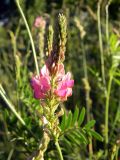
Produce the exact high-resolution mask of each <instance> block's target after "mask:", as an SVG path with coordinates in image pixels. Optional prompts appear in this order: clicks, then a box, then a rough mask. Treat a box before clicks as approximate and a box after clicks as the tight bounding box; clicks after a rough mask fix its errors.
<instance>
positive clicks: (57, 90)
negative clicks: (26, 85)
mask: <svg viewBox="0 0 120 160" xmlns="http://www.w3.org/2000/svg"><path fill="white" fill-rule="evenodd" d="M54 79H55V81H54V83H55V84H54V85H53V86H52V84H51V80H52V78H51V76H50V73H49V70H48V68H47V65H44V66H43V68H42V69H41V71H40V75H39V76H34V77H32V80H31V86H32V88H33V91H34V97H35V98H36V99H45V98H47V95H48V93H49V91H50V90H51V89H52V91H53V92H52V93H53V94H54V95H55V97H56V98H57V99H58V100H60V101H66V100H67V97H69V96H71V95H72V87H73V85H74V80H71V73H70V72H68V73H67V74H65V71H64V65H63V64H59V65H58V70H57V73H56V75H55V76H54Z"/></svg>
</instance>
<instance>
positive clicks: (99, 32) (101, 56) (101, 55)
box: [97, 0, 106, 94]
mask: <svg viewBox="0 0 120 160" xmlns="http://www.w3.org/2000/svg"><path fill="white" fill-rule="evenodd" d="M100 3H101V1H100V0H99V2H98V7H97V17H98V35H99V45H100V59H101V73H102V80H103V85H104V87H105V94H106V81H105V67H104V54H103V42H102V32H101V21H100Z"/></svg>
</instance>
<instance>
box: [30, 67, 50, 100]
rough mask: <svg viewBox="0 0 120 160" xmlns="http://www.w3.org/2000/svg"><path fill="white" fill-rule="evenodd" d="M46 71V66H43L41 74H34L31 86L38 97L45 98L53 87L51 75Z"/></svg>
mask: <svg viewBox="0 0 120 160" xmlns="http://www.w3.org/2000/svg"><path fill="white" fill-rule="evenodd" d="M46 71H47V68H46V66H43V68H42V69H41V73H40V76H33V77H32V79H31V87H32V88H33V92H34V97H35V98H36V99H45V98H46V95H47V92H48V91H49V90H50V89H51V85H50V77H49V75H48V73H47V72H46Z"/></svg>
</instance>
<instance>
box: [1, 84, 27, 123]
mask: <svg viewBox="0 0 120 160" xmlns="http://www.w3.org/2000/svg"><path fill="white" fill-rule="evenodd" d="M0 87H1V86H0ZM0 95H1V97H2V98H3V99H4V101H5V102H6V104H7V105H8V106H9V108H10V109H11V111H12V112H13V113H14V114H15V116H16V117H17V118H18V119H19V121H20V122H21V123H22V124H23V125H24V126H26V124H25V122H24V120H23V119H22V118H21V116H20V115H19V114H18V113H17V112H16V110H15V108H14V106H13V105H12V104H11V103H10V102H9V100H8V99H7V98H6V96H5V95H4V93H3V92H2V90H1V88H0Z"/></svg>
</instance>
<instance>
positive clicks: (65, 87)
mask: <svg viewBox="0 0 120 160" xmlns="http://www.w3.org/2000/svg"><path fill="white" fill-rule="evenodd" d="M58 75H60V74H59V73H58ZM59 78H60V80H59V81H58V85H57V89H56V90H55V92H54V93H55V94H56V95H57V96H58V97H59V98H60V99H61V101H66V100H67V97H70V96H71V95H72V87H73V86H74V80H71V74H70V73H69V72H68V73H67V74H66V75H65V74H61V75H60V77H59Z"/></svg>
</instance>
